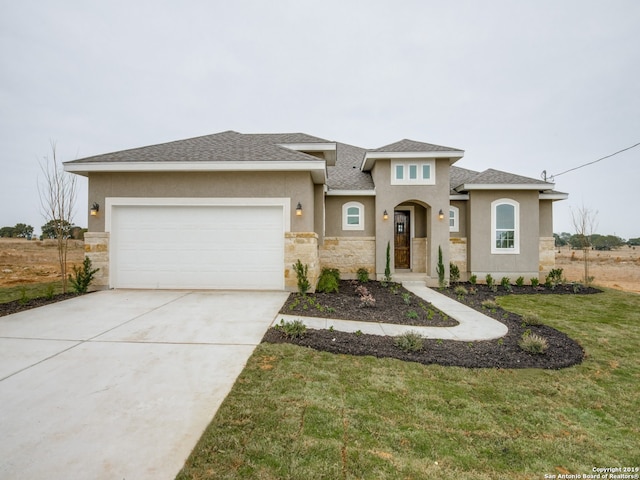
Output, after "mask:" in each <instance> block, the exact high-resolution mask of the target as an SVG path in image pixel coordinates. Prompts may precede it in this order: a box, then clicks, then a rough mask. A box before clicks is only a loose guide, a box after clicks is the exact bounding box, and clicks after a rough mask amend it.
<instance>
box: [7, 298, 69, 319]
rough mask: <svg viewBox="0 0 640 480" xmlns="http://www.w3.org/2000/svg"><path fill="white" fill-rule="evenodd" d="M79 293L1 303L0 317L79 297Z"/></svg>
mask: <svg viewBox="0 0 640 480" xmlns="http://www.w3.org/2000/svg"><path fill="white" fill-rule="evenodd" d="M78 295H81V294H78V293H59V294H57V295H54V296H52V297H51V298H47V297H39V298H32V299H29V300H13V301H11V302H7V303H0V317H4V316H5V315H11V314H12V313H18V312H22V311H24V310H31V309H32V308H37V307H42V306H44V305H49V304H50V303H56V302H61V301H62V300H67V299H68V298H73V297H77V296H78Z"/></svg>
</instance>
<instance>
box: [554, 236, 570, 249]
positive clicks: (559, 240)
mask: <svg viewBox="0 0 640 480" xmlns="http://www.w3.org/2000/svg"><path fill="white" fill-rule="evenodd" d="M553 238H554V239H555V246H556V247H564V246H565V245H567V243H568V242H567V241H566V240H565V239H564V238H562V237H561V236H560V235H558V234H557V233H554V234H553Z"/></svg>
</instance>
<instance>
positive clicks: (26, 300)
mask: <svg viewBox="0 0 640 480" xmlns="http://www.w3.org/2000/svg"><path fill="white" fill-rule="evenodd" d="M29 300H30V298H29V295H27V289H26V288H25V287H22V288H21V289H20V298H19V299H18V303H19V304H20V305H26V304H27V303H29Z"/></svg>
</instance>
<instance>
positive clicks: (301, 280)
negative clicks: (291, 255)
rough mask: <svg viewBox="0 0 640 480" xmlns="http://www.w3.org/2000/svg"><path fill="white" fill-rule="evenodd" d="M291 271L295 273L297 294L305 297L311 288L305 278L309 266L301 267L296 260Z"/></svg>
mask: <svg viewBox="0 0 640 480" xmlns="http://www.w3.org/2000/svg"><path fill="white" fill-rule="evenodd" d="M293 270H294V272H296V276H297V277H298V293H300V294H301V295H306V294H307V292H308V291H309V288H311V284H310V283H309V278H308V277H307V272H308V270H309V266H308V265H307V264H304V265H303V264H302V262H301V261H300V259H298V261H297V262H296V263H294V264H293Z"/></svg>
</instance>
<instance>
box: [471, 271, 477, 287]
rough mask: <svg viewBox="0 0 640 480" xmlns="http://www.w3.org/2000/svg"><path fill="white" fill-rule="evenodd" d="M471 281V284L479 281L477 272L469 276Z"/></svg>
mask: <svg viewBox="0 0 640 480" xmlns="http://www.w3.org/2000/svg"><path fill="white" fill-rule="evenodd" d="M469 283H470V284H471V285H475V284H476V283H478V276H477V275H476V274H475V273H474V274H473V275H471V276H470V277H469Z"/></svg>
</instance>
